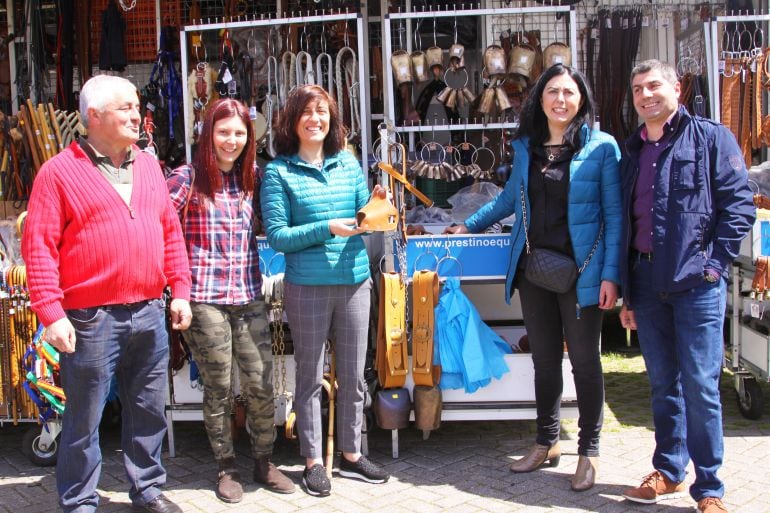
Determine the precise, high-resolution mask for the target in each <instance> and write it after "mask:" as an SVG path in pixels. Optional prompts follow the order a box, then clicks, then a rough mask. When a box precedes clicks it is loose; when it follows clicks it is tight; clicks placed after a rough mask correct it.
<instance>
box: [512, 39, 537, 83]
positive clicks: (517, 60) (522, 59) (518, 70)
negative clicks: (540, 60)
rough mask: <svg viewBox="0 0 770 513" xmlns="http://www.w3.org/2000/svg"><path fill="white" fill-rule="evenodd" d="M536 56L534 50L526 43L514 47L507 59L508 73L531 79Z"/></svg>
mask: <svg viewBox="0 0 770 513" xmlns="http://www.w3.org/2000/svg"><path fill="white" fill-rule="evenodd" d="M536 56H537V54H536V53H535V49H534V48H532V47H531V46H530V45H528V44H526V43H525V44H521V45H518V46H515V47H514V48H513V50H511V56H510V58H509V59H508V73H512V74H517V75H521V76H523V77H525V78H527V79H529V78H531V74H532V68H533V67H534V66H535V57H536Z"/></svg>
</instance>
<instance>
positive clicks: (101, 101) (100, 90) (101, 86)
mask: <svg viewBox="0 0 770 513" xmlns="http://www.w3.org/2000/svg"><path fill="white" fill-rule="evenodd" d="M129 88H130V89H131V90H132V91H133V92H134V93H136V86H135V85H134V84H133V83H131V81H129V80H126V79H125V78H123V77H118V76H115V75H96V76H95V77H91V78H89V79H88V80H87V81H86V83H85V84H83V87H81V88H80V117H81V119H82V121H83V126H85V127H86V128H87V127H88V109H96V110H98V111H101V112H103V111H104V109H105V107H106V106H107V104H108V103H110V102H111V101H113V100H115V97H116V94H117V93H118V91H126V90H127V89H129Z"/></svg>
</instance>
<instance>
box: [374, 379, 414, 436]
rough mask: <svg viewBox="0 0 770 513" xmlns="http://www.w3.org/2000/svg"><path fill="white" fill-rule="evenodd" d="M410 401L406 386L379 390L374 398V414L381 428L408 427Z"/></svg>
mask: <svg viewBox="0 0 770 513" xmlns="http://www.w3.org/2000/svg"><path fill="white" fill-rule="evenodd" d="M411 411H412V402H411V400H410V398H409V390H407V389H406V388H390V389H387V390H380V391H379V392H377V395H376V396H375V399H374V416H375V418H376V419H377V425H378V426H379V427H380V428H382V429H404V428H406V427H409V413H410V412H411Z"/></svg>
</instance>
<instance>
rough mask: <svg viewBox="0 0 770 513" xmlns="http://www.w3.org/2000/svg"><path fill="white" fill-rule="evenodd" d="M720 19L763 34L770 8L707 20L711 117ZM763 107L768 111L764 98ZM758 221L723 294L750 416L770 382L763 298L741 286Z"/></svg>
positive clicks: (717, 102)
mask: <svg viewBox="0 0 770 513" xmlns="http://www.w3.org/2000/svg"><path fill="white" fill-rule="evenodd" d="M725 23H737V24H738V25H739V26H741V25H743V26H744V27H745V24H746V23H756V24H757V25H758V26H759V27H760V28H759V29H758V30H757V32H758V33H759V34H762V37H765V38H766V37H767V34H768V32H767V30H765V29H767V28H768V23H770V14H751V15H750V14H746V15H740V14H738V15H729V16H715V17H713V18H711V19H710V20H709V21H708V22H707V23H706V30H705V39H706V51H707V57H708V66H707V68H708V80H709V93H710V94H709V96H710V103H711V118H712V119H714V120H715V121H720V116H721V97H720V85H719V76H720V73H721V70H722V68H721V67H720V61H721V60H722V59H723V58H724V57H725V56H724V55H723V54H724V53H725V52H724V51H723V49H722V48H721V44H720V43H721V38H722V36H723V34H722V30H723V29H724V26H725V25H724V24H725ZM744 30H745V29H744ZM757 42H758V43H760V45H761V47H763V48H767V47H768V46H770V45H769V42H768V41H767V40H764V41H752V43H757ZM731 50H732V49H731ZM728 53H729V52H728ZM740 53H747V54H748V53H749V52H740ZM731 56H732V55H731ZM763 98H764V100H767V98H768V95H767V91H765V92H764V93H763ZM762 112H763V113H766V112H767V104H766V103H765V105H764V107H763V111H762ZM762 154H763V155H767V151H766V149H763V150H762ZM759 225H760V223H759V222H758V223H756V224H755V225H754V228H753V229H752V231H751V234H750V235H749V236H748V237H746V239H744V241H743V244H742V245H741V252H740V255H739V256H738V258H737V259H736V260H735V262H734V264H733V267H732V272H731V276H730V285H731V292H730V294H729V296H728V304H729V308H728V316H729V319H730V346H729V347H728V350H727V351H726V353H725V359H724V366H725V367H726V368H728V369H730V370H731V371H732V372H733V375H734V387H735V392H736V399H737V402H738V408H739V410H740V412H741V414H742V415H743V416H744V417H746V418H749V419H756V418H759V416H761V414H762V410H763V397H762V389H761V388H760V386H759V383H758V381H765V382H770V335H768V333H770V325H769V324H768V323H767V321H766V320H764V315H763V314H764V311H765V305H764V303H765V302H764V301H761V300H759V301H757V300H754V299H753V298H749V297H745V295H744V294H743V292H744V291H745V292H748V291H749V290H751V286H750V285H749V286H747V285H746V282H747V281H748V282H749V283H750V282H751V279H752V278H753V275H754V259H755V257H756V256H758V255H760V254H761V252H760V245H761V243H760V239H761V234H760V233H758V232H759V231H760V228H759Z"/></svg>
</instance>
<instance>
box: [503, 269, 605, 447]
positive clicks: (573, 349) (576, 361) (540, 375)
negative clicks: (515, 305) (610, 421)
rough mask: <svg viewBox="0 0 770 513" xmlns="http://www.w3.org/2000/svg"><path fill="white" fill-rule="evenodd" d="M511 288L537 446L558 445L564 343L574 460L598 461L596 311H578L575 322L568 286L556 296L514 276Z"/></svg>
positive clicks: (600, 406) (600, 389) (600, 410)
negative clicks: (521, 330)
mask: <svg viewBox="0 0 770 513" xmlns="http://www.w3.org/2000/svg"><path fill="white" fill-rule="evenodd" d="M518 274H519V276H518V277H517V287H518V289H519V294H520V295H521V309H522V312H523V314H524V325H525V326H526V328H527V336H528V338H529V345H530V348H531V350H532V363H533V364H534V367H535V400H536V402H537V440H536V441H537V443H538V444H540V445H549V446H550V445H553V444H555V443H556V442H557V441H558V440H559V427H560V425H559V407H560V404H561V395H562V389H563V382H562V370H561V364H562V360H563V357H564V340H565V339H566V341H567V346H568V350H569V359H570V362H571V363H572V374H573V376H574V378H575V391H576V392H577V402H578V411H579V414H580V419H579V420H578V427H579V428H580V431H579V433H578V454H581V455H583V456H598V455H599V433H600V432H601V429H602V421H603V418H604V377H603V376H602V362H601V359H600V352H599V335H600V334H601V328H602V315H603V314H602V311H601V310H600V309H599V307H598V306H596V305H593V306H587V307H582V308H581V311H580V318H579V319H578V318H577V312H576V305H577V293H576V291H575V287H574V286H573V287H572V289H570V290H569V291H568V292H565V293H564V294H556V293H554V292H550V291H548V290H545V289H542V288H540V287H538V286H536V285H533V284H532V283H530V282H529V281H527V279H526V278H525V277H524V273H523V272H521V273H518Z"/></svg>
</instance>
